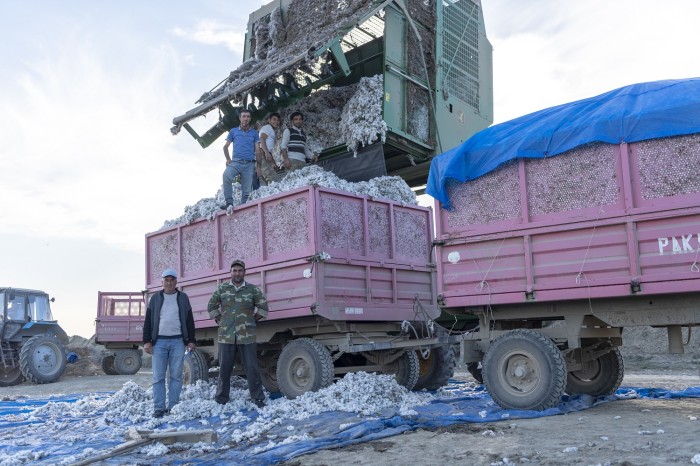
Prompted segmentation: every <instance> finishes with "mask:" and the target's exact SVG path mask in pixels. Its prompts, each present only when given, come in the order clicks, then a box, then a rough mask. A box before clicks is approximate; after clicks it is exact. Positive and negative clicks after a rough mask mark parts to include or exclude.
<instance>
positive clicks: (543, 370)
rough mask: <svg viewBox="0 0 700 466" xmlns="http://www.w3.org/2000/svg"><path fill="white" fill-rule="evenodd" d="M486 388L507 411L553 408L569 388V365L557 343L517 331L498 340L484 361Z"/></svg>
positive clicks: (533, 332) (528, 331)
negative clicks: (567, 366) (567, 378)
mask: <svg viewBox="0 0 700 466" xmlns="http://www.w3.org/2000/svg"><path fill="white" fill-rule="evenodd" d="M482 373H483V377H484V385H485V386H486V389H487V390H488V392H489V394H490V395H491V398H493V400H494V401H495V402H496V403H498V404H499V405H500V406H501V407H503V408H505V409H536V410H543V409H547V408H551V407H552V406H554V405H556V404H557V403H559V401H560V400H561V396H562V394H563V393H564V387H565V386H566V363H565V362H564V357H563V355H562V354H561V351H559V348H557V347H556V345H555V344H554V342H553V341H552V340H550V339H549V338H547V337H545V336H544V335H542V334H540V333H537V332H535V331H533V330H526V329H517V330H512V331H510V332H507V333H505V334H503V335H501V336H500V337H498V338H497V339H495V340H494V341H493V342H492V343H491V346H490V347H489V349H488V351H487V352H486V355H485V356H484V360H483V367H482Z"/></svg>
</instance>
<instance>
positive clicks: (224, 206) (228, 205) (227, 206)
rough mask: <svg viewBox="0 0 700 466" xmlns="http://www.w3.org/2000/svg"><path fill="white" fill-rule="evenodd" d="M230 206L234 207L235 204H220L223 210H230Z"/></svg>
mask: <svg viewBox="0 0 700 466" xmlns="http://www.w3.org/2000/svg"><path fill="white" fill-rule="evenodd" d="M229 207H233V204H229V203H226V204H221V205H220V206H219V209H221V210H228V208H229Z"/></svg>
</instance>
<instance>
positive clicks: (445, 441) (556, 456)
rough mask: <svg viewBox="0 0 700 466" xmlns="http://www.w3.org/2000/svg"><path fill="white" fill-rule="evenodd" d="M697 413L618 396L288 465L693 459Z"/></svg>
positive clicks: (689, 406)
mask: <svg viewBox="0 0 700 466" xmlns="http://www.w3.org/2000/svg"><path fill="white" fill-rule="evenodd" d="M457 375H458V377H469V375H468V374H465V373H459V374H457ZM622 385H623V386H636V387H649V388H667V389H674V390H681V389H684V388H687V387H690V386H700V374H699V373H698V372H697V370H696V371H695V373H694V374H693V373H692V371H680V372H668V371H659V370H657V371H644V372H634V373H629V374H627V375H626V376H625V379H624V381H623V384H622ZM699 419H700V399H694V398H682V399H674V400H659V399H657V400H650V399H642V400H625V401H615V402H612V403H606V404H603V405H600V406H597V407H594V408H591V409H588V410H586V411H581V412H577V413H573V414H569V415H563V416H551V417H544V418H538V419H522V420H520V419H518V420H509V421H504V422H497V423H486V424H456V425H453V426H450V427H445V428H439V429H435V430H422V429H419V430H417V431H414V432H410V433H406V434H403V435H398V436H395V437H389V438H387V439H383V440H378V441H373V442H367V443H362V444H358V445H352V446H349V447H345V448H339V449H335V450H322V451H320V452H317V453H313V454H310V455H305V456H300V457H298V458H295V459H294V460H292V461H290V462H287V463H286V464H288V465H290V466H292V465H300V466H301V465H304V466H307V465H318V466H320V465H329V466H330V465H334V466H342V465H377V464H390V463H394V464H433V465H443V464H445V465H446V464H484V465H499V464H524V463H528V464H547V465H552V464H557V465H560V464H583V465H588V464H594V465H595V464H600V465H605V464H610V465H626V466H631V465H667V464H691V459H692V458H693V457H694V456H695V455H698V457H697V460H696V461H700V442H698V436H699V435H700V420H699ZM698 464H700V463H698Z"/></svg>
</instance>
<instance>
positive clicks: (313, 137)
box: [258, 76, 381, 166]
mask: <svg viewBox="0 0 700 466" xmlns="http://www.w3.org/2000/svg"><path fill="white" fill-rule="evenodd" d="M379 79H380V80H381V76H380V77H379ZM360 85H361V84H360ZM356 92H358V84H351V85H349V86H341V87H331V88H328V89H321V90H318V91H316V92H312V93H311V94H309V96H308V97H306V98H304V99H302V100H300V101H298V102H296V103H294V104H292V105H290V106H289V107H286V108H280V109H279V110H277V113H279V114H280V116H281V117H282V125H281V126H282V127H281V128H280V130H279V131H278V133H279V137H278V139H277V145H276V146H275V148H274V149H273V151H272V155H273V156H274V157H275V160H276V161H277V164H278V165H279V166H281V165H282V156H281V154H280V147H279V143H280V142H281V135H282V131H283V130H284V127H285V126H289V124H290V122H289V117H290V115H291V114H292V113H293V112H301V113H303V114H304V127H303V129H304V132H305V133H306V135H307V145H308V147H309V149H310V150H311V152H313V153H315V154H318V153H320V152H321V151H322V150H323V149H325V148H328V147H333V146H337V145H340V144H342V143H343V139H342V137H341V131H339V129H338V127H339V126H340V121H341V116H342V113H343V112H344V111H345V110H344V109H345V107H346V106H347V105H346V104H347V103H348V101H349V100H350V99H351V98H352V96H353V95H355V93H356ZM379 103H380V104H381V95H380V96H379ZM379 112H380V114H381V108H380V110H379ZM261 123H263V122H260V123H259V124H258V126H262V124H261ZM264 123H266V122H264Z"/></svg>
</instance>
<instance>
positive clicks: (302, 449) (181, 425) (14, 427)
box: [0, 380, 700, 465]
mask: <svg viewBox="0 0 700 466" xmlns="http://www.w3.org/2000/svg"><path fill="white" fill-rule="evenodd" d="M443 395H444V397H438V398H436V399H435V400H434V401H433V402H431V403H429V404H426V405H422V406H416V407H415V408H414V410H413V411H414V412H413V413H410V414H406V413H403V414H402V413H400V412H399V411H398V410H397V409H394V408H391V407H388V408H385V409H383V410H382V411H381V412H378V413H375V414H373V415H358V413H354V412H340V411H327V412H322V413H319V414H317V415H315V416H312V417H310V418H305V419H302V420H294V419H292V418H286V419H282V420H280V422H279V424H278V425H277V426H276V427H274V428H273V429H271V430H269V431H266V432H265V435H262V436H261V438H255V439H251V440H250V441H244V442H240V443H237V442H233V441H232V437H231V436H232V431H233V430H234V428H237V429H245V428H246V427H247V426H249V425H250V424H252V423H255V422H256V420H255V415H254V414H253V415H252V416H253V417H252V419H251V420H247V421H241V423H240V424H238V425H235V426H231V425H229V426H223V425H222V419H221V418H219V417H217V416H214V417H209V418H206V419H196V420H189V421H183V422H178V423H172V424H165V425H162V426H160V429H168V428H171V429H172V428H177V429H202V428H213V429H215V430H217V432H218V433H219V437H218V441H217V442H216V444H215V445H214V448H215V449H214V450H213V451H212V450H209V451H206V450H205V451H198V450H199V448H195V447H187V448H183V449H181V450H175V451H170V452H168V453H167V454H164V455H156V456H147V455H146V454H144V453H139V452H138V451H136V452H128V453H125V454H122V455H119V456H116V457H113V458H110V459H107V460H104V464H201V465H204V464H212V465H214V464H249V465H269V464H275V463H279V462H282V461H289V460H291V459H293V458H295V457H297V456H300V455H303V454H306V453H311V452H314V451H318V450H321V449H323V448H328V447H332V448H338V447H342V446H347V445H352V444H357V443H362V442H367V441H371V440H377V439H382V438H386V437H390V436H393V435H397V434H400V433H403V432H406V431H411V430H415V429H418V428H437V427H444V426H449V425H453V424H460V423H483V422H495V421H504V420H513V419H531V418H538V417H545V416H554V415H559V414H567V413H571V412H577V411H582V410H585V409H588V408H591V407H593V406H597V405H600V404H602V403H609V402H613V401H615V400H625V399H635V398H661V399H674V398H700V387H689V388H687V389H685V390H681V391H672V390H666V389H660V388H632V387H625V388H620V389H619V390H618V391H617V392H616V394H615V395H611V396H607V397H599V398H593V397H591V396H588V395H576V396H567V395H565V396H564V397H563V398H562V400H561V402H560V403H559V404H558V405H557V406H555V407H553V408H550V409H547V410H544V411H527V410H504V409H501V408H500V407H499V406H498V405H496V404H495V403H494V402H493V400H492V399H491V397H490V396H489V395H488V393H487V392H486V391H485V390H484V388H483V387H482V386H478V387H473V385H470V384H466V383H463V382H460V381H456V380H452V381H450V384H449V385H448V386H447V387H446V388H445V391H444V392H443ZM105 396H109V394H102V395H98V396H97V398H100V397H102V398H104V397H105ZM92 398H95V397H94V396H93V397H82V396H80V395H63V396H60V397H52V398H49V399H20V400H15V401H0V460H3V459H5V460H7V461H8V462H9V463H13V462H16V463H25V461H23V460H26V459H27V458H28V454H29V453H30V452H33V453H32V454H33V455H34V456H31V458H32V461H30V462H31V463H33V464H57V463H61V464H66V463H73V462H76V461H77V459H78V457H80V458H81V459H84V457H85V453H86V451H88V450H89V451H91V452H92V455H93V456H94V455H95V454H98V453H105V452H108V451H110V450H111V449H113V448H115V447H116V446H118V445H119V444H120V443H122V442H123V432H124V431H125V429H126V428H128V427H130V426H134V427H138V428H142V427H143V426H142V425H139V424H134V423H131V422H129V421H122V422H114V421H110V419H108V418H106V417H103V414H101V413H100V412H96V413H93V414H90V415H80V414H76V413H77V412H76V413H73V414H71V411H70V409H69V408H66V409H64V410H62V411H61V410H59V411H56V413H59V414H54V415H53V416H51V415H49V414H46V413H43V414H36V415H32V414H31V413H32V412H33V411H34V410H35V409H37V408H41V407H42V406H45V405H47V403H48V404H51V403H53V404H57V405H60V404H67V405H75V404H81V403H82V404H86V403H89V402H90V400H91V399H92ZM55 416H57V417H58V418H57V419H55V418H54V417H55ZM47 426H52V427H51V428H47ZM290 429H291V430H292V431H293V432H294V434H295V437H294V439H292V438H289V439H288V440H294V441H282V442H279V439H281V438H285V437H288V436H289V435H290ZM270 438H276V439H277V441H278V442H277V443H276V444H274V445H270ZM76 455H77V456H76ZM0 462H2V461H0Z"/></svg>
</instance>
